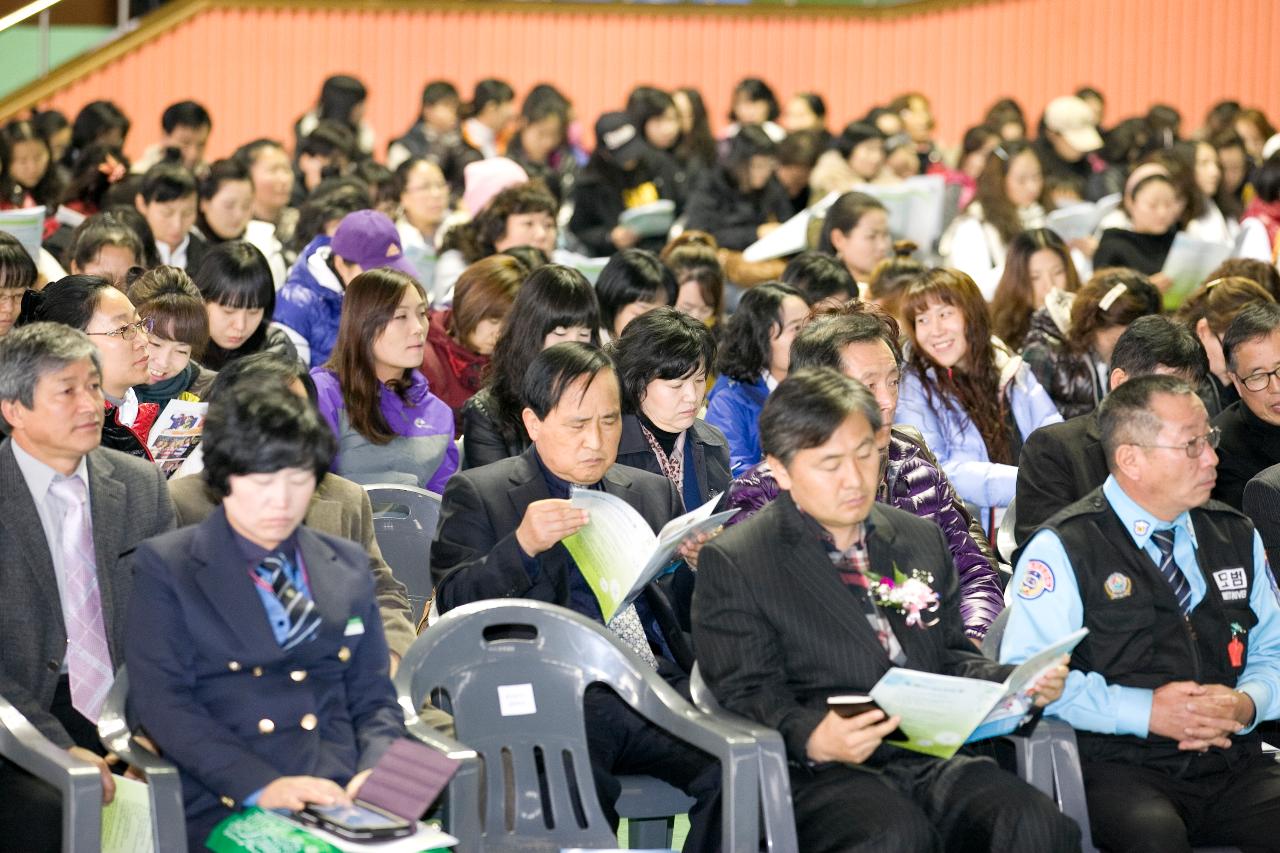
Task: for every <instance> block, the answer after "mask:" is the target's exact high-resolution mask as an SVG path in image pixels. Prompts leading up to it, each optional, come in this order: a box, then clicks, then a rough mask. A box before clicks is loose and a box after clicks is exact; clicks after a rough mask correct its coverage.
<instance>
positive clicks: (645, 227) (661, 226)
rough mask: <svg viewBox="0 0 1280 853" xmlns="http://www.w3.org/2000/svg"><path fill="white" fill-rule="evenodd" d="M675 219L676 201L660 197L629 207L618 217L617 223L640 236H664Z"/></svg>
mask: <svg viewBox="0 0 1280 853" xmlns="http://www.w3.org/2000/svg"><path fill="white" fill-rule="evenodd" d="M675 221H676V203H675V202H674V201H671V200H670V199H666V198H660V199H658V200H657V201H654V202H650V203H649V204H642V205H640V206H639V207H629V208H627V209H626V210H624V211H622V215H621V216H619V217H618V224H619V225H621V226H623V227H625V228H630V229H631V230H632V231H634V232H636V233H637V234H639V235H640V236H641V237H666V236H667V232H668V231H670V230H671V225H672V223H674V222H675Z"/></svg>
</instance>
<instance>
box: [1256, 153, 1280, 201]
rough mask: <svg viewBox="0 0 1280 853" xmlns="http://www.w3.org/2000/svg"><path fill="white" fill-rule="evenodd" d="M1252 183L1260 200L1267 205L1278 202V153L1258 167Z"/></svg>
mask: <svg viewBox="0 0 1280 853" xmlns="http://www.w3.org/2000/svg"><path fill="white" fill-rule="evenodd" d="M1252 183H1253V191H1254V193H1255V194H1257V197H1258V198H1259V199H1260V200H1262V201H1264V202H1266V203H1268V204H1272V203H1274V202H1276V201H1280V152H1276V153H1275V154H1272V155H1271V156H1270V157H1268V158H1267V159H1266V160H1265V161H1264V162H1263V164H1262V165H1261V166H1259V167H1258V170H1257V171H1256V172H1254V173H1253V181H1252Z"/></svg>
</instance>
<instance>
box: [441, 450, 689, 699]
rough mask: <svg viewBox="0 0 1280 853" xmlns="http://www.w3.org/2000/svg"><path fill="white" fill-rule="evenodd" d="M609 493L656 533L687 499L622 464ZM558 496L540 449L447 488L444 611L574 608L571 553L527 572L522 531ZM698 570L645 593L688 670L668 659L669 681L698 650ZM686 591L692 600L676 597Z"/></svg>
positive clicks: (679, 573) (552, 553)
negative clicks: (515, 605) (522, 601)
mask: <svg viewBox="0 0 1280 853" xmlns="http://www.w3.org/2000/svg"><path fill="white" fill-rule="evenodd" d="M603 485H604V490H605V491H606V492H608V493H609V494H611V495H616V496H618V497H620V498H622V499H623V500H625V501H626V502H627V503H629V504H631V506H632V507H634V508H635V509H636V511H637V512H639V513H640V514H641V515H642V516H644V519H645V521H646V522H648V524H649V526H650V527H651V528H653V530H654V531H655V532H656V531H657V530H658V529H659V528H661V527H662V525H664V524H666V523H667V522H668V521H670V520H671V519H673V518H675V517H676V516H677V515H679V514H680V498H679V496H678V495H677V494H676V490H675V487H674V486H672V485H671V483H670V481H668V480H667V479H666V478H665V477H659V476H657V475H655V474H650V473H648V472H647V471H638V470H636V469H634V468H626V467H624V466H621V465H614V466H613V467H611V468H610V469H609V470H608V471H607V472H606V473H605V475H604V480H603ZM550 497H551V492H550V490H549V489H548V487H547V482H546V480H545V479H544V477H543V474H542V468H541V466H540V465H539V464H538V460H537V458H536V457H535V456H534V451H533V449H532V448H531V449H529V450H527V451H525V452H524V453H523V454H520V455H518V456H515V457H512V458H510V459H504V460H501V461H499V462H495V463H493V464H491V465H486V466H484V467H483V468H477V469H473V470H467V471H460V472H459V473H457V474H455V475H454V476H453V477H452V478H450V480H449V484H448V485H447V486H445V490H444V497H443V499H442V502H441V503H442V506H441V510H440V526H439V527H438V528H437V533H436V539H435V542H434V543H433V544H432V546H431V576H432V579H433V580H434V581H435V585H436V597H435V600H436V605H437V606H438V607H439V608H440V612H441V613H446V612H448V611H449V610H452V609H453V608H455V607H459V606H461V605H463V604H469V603H471V602H473V601H482V600H484V599H489V598H529V599H534V600H536V601H547V602H550V603H552V604H558V605H560V606H562V607H569V606H570V598H569V593H570V583H571V581H572V575H573V574H574V573H575V572H576V571H577V567H576V566H575V565H574V563H573V559H572V558H571V557H570V556H569V551H568V550H567V549H566V548H565V547H564V545H563V544H559V543H558V544H556V545H555V546H554V547H553V548H551V549H550V550H548V551H546V552H544V553H542V554H539V555H538V557H537V563H538V571H537V573H536V579H531V578H530V573H529V572H528V571H526V569H525V567H524V560H523V559H522V556H521V552H520V546H519V544H518V543H517V542H516V528H517V527H519V526H520V522H521V520H523V519H524V514H525V511H526V510H527V509H528V508H529V504H531V503H533V502H534V501H540V500H547V499H549V498H550ZM691 587H692V578H691V572H690V571H689V569H688V568H685V567H681V568H680V569H677V570H676V571H675V572H672V573H671V574H669V575H666V576H664V577H663V579H662V580H660V581H654V582H653V583H650V584H649V586H648V587H646V588H645V592H644V599H645V603H646V604H647V605H648V608H649V611H650V612H651V613H652V614H653V615H654V617H655V618H656V620H657V624H658V626H659V627H660V628H661V630H662V635H663V639H665V640H666V641H667V645H668V647H669V648H670V649H671V653H672V655H673V656H674V658H675V664H677V665H678V667H679V669H680V672H679V673H676V672H674V671H673V670H672V669H671V667H670V666H669V664H670V663H671V662H670V661H666V659H665V658H663V659H661V660H660V663H659V672H660V673H661V674H662V675H663V676H665V677H667V679H668V680H669V681H671V680H677V679H678V678H679V677H680V676H684V675H687V674H688V672H689V670H690V669H691V668H692V666H693V649H692V648H691V646H690V645H689V642H688V640H687V638H686V637H685V632H684V631H683V630H682V628H681V625H682V624H688V621H689V614H688V610H689V606H690V602H689V601H688V600H687V597H688V596H689V595H691V593H690V592H688V590H689V589H691ZM676 589H679V590H684V591H685V592H684V593H683V596H684V599H685V600H681V598H682V596H681V595H680V594H677V593H676V592H675V590H676Z"/></svg>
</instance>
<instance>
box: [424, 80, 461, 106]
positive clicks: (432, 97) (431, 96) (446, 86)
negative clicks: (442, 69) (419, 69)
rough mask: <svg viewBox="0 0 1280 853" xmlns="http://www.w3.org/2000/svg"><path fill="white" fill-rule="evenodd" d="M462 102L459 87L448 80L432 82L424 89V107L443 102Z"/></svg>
mask: <svg viewBox="0 0 1280 853" xmlns="http://www.w3.org/2000/svg"><path fill="white" fill-rule="evenodd" d="M447 100H454V101H460V100H461V98H459V97H458V87H457V86H455V85H453V84H452V83H450V82H449V81H448V80H432V81H431V82H430V83H428V84H427V85H425V86H423V87H422V105H423V106H424V107H429V106H432V105H434V104H438V103H440V102H441V101H447Z"/></svg>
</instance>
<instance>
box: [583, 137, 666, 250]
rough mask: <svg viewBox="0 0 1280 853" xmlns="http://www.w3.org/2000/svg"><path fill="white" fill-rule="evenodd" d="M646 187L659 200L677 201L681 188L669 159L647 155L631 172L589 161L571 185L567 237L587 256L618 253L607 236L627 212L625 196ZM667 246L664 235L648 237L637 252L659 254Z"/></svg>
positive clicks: (638, 246)
mask: <svg viewBox="0 0 1280 853" xmlns="http://www.w3.org/2000/svg"><path fill="white" fill-rule="evenodd" d="M646 183H652V184H653V186H654V189H655V190H656V191H657V194H658V198H665V199H670V200H672V201H675V202H677V203H678V202H679V201H680V195H681V187H680V186H679V180H678V176H677V174H676V166H675V161H674V160H673V159H672V158H671V157H662V156H657V154H656V153H655V152H649V151H646V152H645V155H644V156H643V157H642V158H641V160H640V165H639V166H637V167H636V169H634V170H633V171H630V172H624V171H622V169H620V168H619V167H618V166H616V165H614V164H613V163H610V162H608V161H606V160H605V159H603V158H602V157H600V156H598V155H597V156H594V157H592V158H591V161H590V162H589V163H587V165H586V167H585V168H584V169H583V170H582V171H581V172H580V173H579V174H578V179H577V182H576V183H575V184H574V188H573V216H572V217H570V219H569V231H570V233H572V234H573V236H575V237H577V238H578V240H580V241H581V242H582V244H583V246H584V247H585V248H586V250H587V253H588V254H590V255H593V256H600V257H602V256H605V255H612V254H613V253H614V252H616V251H618V247H617V246H615V245H613V240H611V239H610V237H609V234H610V232H612V231H613V229H614V228H615V227H616V226H617V224H618V217H619V216H621V215H622V212H623V211H624V210H626V209H627V203H626V198H625V196H626V193H627V192H629V191H630V190H633V189H635V188H636V187H641V186H643V185H644V184H646ZM676 215H679V205H678V204H677V210H676ZM666 242H667V239H666V235H663V236H661V237H648V238H643V239H641V240H640V242H639V243H637V244H636V248H638V249H647V250H648V251H651V252H660V251H662V247H663V246H664V245H666Z"/></svg>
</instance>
